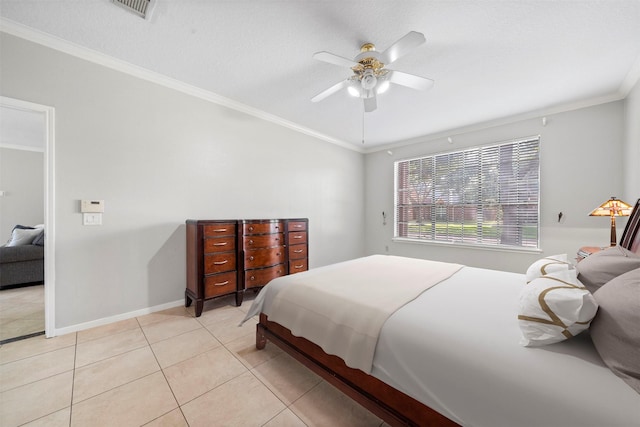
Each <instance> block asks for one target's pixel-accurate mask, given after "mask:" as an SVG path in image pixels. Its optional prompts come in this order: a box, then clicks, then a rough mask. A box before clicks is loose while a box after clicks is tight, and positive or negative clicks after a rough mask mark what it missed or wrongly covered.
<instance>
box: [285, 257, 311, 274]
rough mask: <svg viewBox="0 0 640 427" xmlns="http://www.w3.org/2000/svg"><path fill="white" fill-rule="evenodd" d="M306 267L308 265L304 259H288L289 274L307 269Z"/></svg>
mask: <svg viewBox="0 0 640 427" xmlns="http://www.w3.org/2000/svg"><path fill="white" fill-rule="evenodd" d="M308 269H309V265H308V264H307V260H306V259H299V260H295V261H289V274H295V273H300V272H302V271H307V270H308Z"/></svg>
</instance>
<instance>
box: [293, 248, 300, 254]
mask: <svg viewBox="0 0 640 427" xmlns="http://www.w3.org/2000/svg"><path fill="white" fill-rule="evenodd" d="M293 253H294V254H301V253H302V249H294V250H293Z"/></svg>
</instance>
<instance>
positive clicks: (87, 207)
mask: <svg viewBox="0 0 640 427" xmlns="http://www.w3.org/2000/svg"><path fill="white" fill-rule="evenodd" d="M80 212H81V213H102V212H104V200H81V201H80Z"/></svg>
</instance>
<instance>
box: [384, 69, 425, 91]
mask: <svg viewBox="0 0 640 427" xmlns="http://www.w3.org/2000/svg"><path fill="white" fill-rule="evenodd" d="M387 79H389V81H390V82H391V83H395V84H397V85H401V86H406V87H410V88H411V89H417V90H427V89H429V88H431V87H432V86H433V83H434V81H433V80H431V79H428V78H426V77H420V76H414V75H413V74H408V73H403V72H402V71H395V70H389V72H388V73H387Z"/></svg>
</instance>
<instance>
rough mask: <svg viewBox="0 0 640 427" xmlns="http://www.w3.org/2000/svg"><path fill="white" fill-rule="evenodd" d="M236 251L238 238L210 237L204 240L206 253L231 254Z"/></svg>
mask: <svg viewBox="0 0 640 427" xmlns="http://www.w3.org/2000/svg"><path fill="white" fill-rule="evenodd" d="M235 249H236V237H235V236H227V237H210V238H207V239H204V253H211V252H229V251H233V250H235Z"/></svg>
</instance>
